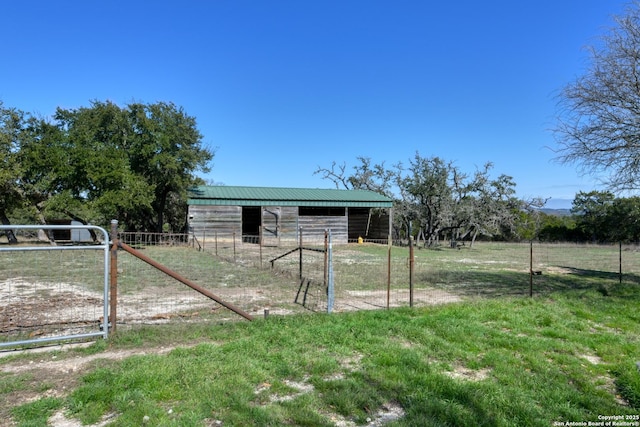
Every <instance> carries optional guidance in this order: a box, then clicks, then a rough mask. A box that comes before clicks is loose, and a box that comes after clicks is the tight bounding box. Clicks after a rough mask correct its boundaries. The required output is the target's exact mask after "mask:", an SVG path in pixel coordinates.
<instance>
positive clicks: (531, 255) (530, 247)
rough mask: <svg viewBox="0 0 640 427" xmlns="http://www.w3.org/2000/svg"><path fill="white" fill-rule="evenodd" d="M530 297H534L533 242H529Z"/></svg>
mask: <svg viewBox="0 0 640 427" xmlns="http://www.w3.org/2000/svg"><path fill="white" fill-rule="evenodd" d="M529 297H533V240H531V241H530V242H529Z"/></svg>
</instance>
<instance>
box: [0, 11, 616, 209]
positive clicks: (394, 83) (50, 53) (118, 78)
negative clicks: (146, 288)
mask: <svg viewBox="0 0 640 427" xmlns="http://www.w3.org/2000/svg"><path fill="white" fill-rule="evenodd" d="M626 4H627V2H625V1H621V0H538V1H527V2H517V1H513V0H494V1H492V0H489V1H484V2H478V1H475V0H459V1H455V0H454V1H447V2H445V1H441V2H435V1H426V0H424V1H417V0H414V1H403V0H394V1H376V0H367V1H360V0H358V1H349V0H339V1H338V0H323V1H306V0H265V1H258V0H254V1H246V0H211V1H207V0H201V1H190V0H183V1H179V2H178V1H164V0H155V1H142V0H129V1H121V0H108V1H95V0H91V1H87V0H64V1H50V0H46V1H44V0H42V1H40V0H38V1H31V0H21V1H7V2H4V3H3V5H2V8H1V12H0V21H1V25H0V39H1V40H2V41H3V47H4V48H3V52H4V55H3V61H2V65H1V66H0V100H2V101H3V102H4V104H5V106H7V107H16V108H19V109H22V110H25V111H29V112H34V113H37V114H40V115H43V116H49V115H51V114H52V113H53V112H54V111H55V108H56V107H58V106H60V107H63V108H78V107H83V106H88V105H89V104H90V100H100V101H105V100H111V101H113V102H115V103H117V104H119V105H122V106H124V105H125V104H126V103H128V102H131V101H140V102H144V103H153V102H157V101H170V102H173V103H175V104H177V105H179V106H182V107H183V108H184V109H185V111H186V112H187V113H188V114H189V115H191V116H194V117H196V119H197V123H198V128H199V129H200V131H201V132H202V134H203V135H204V140H203V141H204V143H205V144H207V145H208V146H210V147H212V148H215V149H216V155H215V159H214V162H213V168H212V171H211V172H210V173H209V174H207V175H205V176H203V177H204V178H205V179H207V180H209V181H215V182H217V183H224V184H226V185H258V186H283V187H318V188H331V187H333V184H332V183H331V182H330V181H327V180H323V179H321V177H320V176H318V175H314V174H313V172H314V171H315V170H316V169H317V168H318V167H319V166H320V167H329V166H330V165H331V162H332V161H336V162H338V163H342V162H346V164H347V166H348V167H349V168H351V167H353V166H355V165H356V164H357V161H356V158H357V157H358V156H365V157H370V158H371V159H372V160H373V161H374V162H382V161H385V162H386V164H387V165H389V166H391V165H392V164H395V163H397V162H403V163H405V164H407V163H408V160H409V159H410V158H412V157H413V155H414V154H415V153H416V151H417V152H419V153H420V154H421V155H422V156H423V157H431V156H439V157H441V158H443V159H445V160H447V161H454V162H455V164H456V165H457V166H458V167H460V169H462V170H463V171H465V172H468V173H473V172H474V171H475V169H476V168H480V167H482V165H483V164H484V163H486V162H487V161H491V162H493V163H494V165H495V166H494V173H495V175H498V174H502V173H504V174H507V175H511V176H513V177H514V179H515V181H516V183H517V192H518V195H519V196H520V197H536V196H540V197H552V198H553V199H554V200H552V202H553V203H552V204H551V206H558V204H560V205H561V206H564V207H569V206H570V201H571V200H573V197H574V195H575V194H576V192H578V191H590V190H593V189H598V188H599V187H597V185H596V183H595V182H596V180H595V179H594V178H592V177H581V176H580V175H579V174H578V173H577V171H576V168H575V167H572V166H560V165H558V164H556V163H554V162H553V161H552V159H553V158H554V154H553V152H552V151H551V150H550V149H549V148H548V147H553V146H554V144H555V143H554V139H553V136H552V134H551V133H550V132H549V128H550V127H551V126H553V123H554V115H555V113H556V99H555V96H556V95H557V93H558V91H559V90H560V89H561V88H562V87H563V86H564V85H565V84H566V83H567V82H569V81H571V80H572V79H574V78H575V77H576V76H578V75H580V74H582V73H583V71H584V69H585V67H586V65H587V58H588V56H587V53H586V52H585V51H584V49H583V48H584V47H585V46H586V45H588V44H593V43H595V42H596V41H597V40H596V38H597V36H598V35H601V34H602V33H603V32H604V31H605V30H606V28H608V27H610V26H612V25H613V21H612V19H611V18H612V15H614V14H620V13H622V12H623V11H624V8H625V6H626Z"/></svg>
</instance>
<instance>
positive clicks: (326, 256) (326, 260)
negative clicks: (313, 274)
mask: <svg viewBox="0 0 640 427" xmlns="http://www.w3.org/2000/svg"><path fill="white" fill-rule="evenodd" d="M323 273H324V283H322V284H323V285H324V287H325V288H326V287H327V277H328V275H329V230H324V272H323Z"/></svg>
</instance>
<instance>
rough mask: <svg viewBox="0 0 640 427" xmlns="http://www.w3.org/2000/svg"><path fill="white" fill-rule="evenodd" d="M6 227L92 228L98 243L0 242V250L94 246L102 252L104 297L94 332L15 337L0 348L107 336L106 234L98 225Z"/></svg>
mask: <svg viewBox="0 0 640 427" xmlns="http://www.w3.org/2000/svg"><path fill="white" fill-rule="evenodd" d="M4 230H7V231H12V232H16V231H18V230H36V231H37V230H51V231H54V230H87V231H89V230H91V231H93V232H95V233H98V234H99V237H98V241H99V242H100V243H91V244H83V245H73V244H72V245H42V244H39V245H36V244H28V243H27V244H21V245H7V246H0V253H2V252H30V251H77V250H85V251H86V250H95V251H102V252H103V272H102V275H103V301H102V313H103V315H102V319H101V322H102V323H101V324H100V325H99V328H98V329H99V330H97V331H94V332H86V333H78V334H69V335H58V336H49V337H40V338H32V339H24V340H16V341H11V342H0V348H3V347H16V346H20V345H27V344H38V343H45V342H52V341H66V340H72V339H83V338H91V337H100V336H102V337H103V338H105V339H106V338H107V337H108V335H109V234H108V233H107V232H106V231H105V230H104V229H103V228H101V227H97V226H93V225H0V232H2V231H4Z"/></svg>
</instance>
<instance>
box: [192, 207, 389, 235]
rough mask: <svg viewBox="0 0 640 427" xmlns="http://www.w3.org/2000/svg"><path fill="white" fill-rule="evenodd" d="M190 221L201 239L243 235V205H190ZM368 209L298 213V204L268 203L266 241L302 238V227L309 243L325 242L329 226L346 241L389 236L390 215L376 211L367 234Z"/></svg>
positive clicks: (264, 220)
mask: <svg viewBox="0 0 640 427" xmlns="http://www.w3.org/2000/svg"><path fill="white" fill-rule="evenodd" d="M189 218H190V219H189V223H190V226H191V230H192V231H193V232H194V233H195V234H196V237H198V238H199V239H200V238H202V237H203V236H206V238H207V240H210V239H213V238H214V236H215V235H216V233H217V235H218V238H231V236H232V235H233V233H234V232H235V233H236V236H237V237H239V236H241V235H242V207H241V206H208V205H190V206H189ZM367 220H368V209H366V208H364V209H363V208H358V209H355V208H352V209H348V210H347V215H343V216H318V215H309V216H306V215H302V216H299V215H298V207H296V206H282V207H280V206H268V207H263V208H262V226H263V243H264V244H267V245H278V244H280V243H281V242H282V241H286V242H288V243H289V242H295V241H297V240H298V238H299V237H298V236H299V234H298V228H299V227H302V232H303V239H304V240H305V241H307V242H309V243H311V242H313V243H314V244H315V243H316V242H323V241H324V232H325V230H328V229H331V234H332V238H333V242H334V243H336V244H344V243H347V242H348V239H357V238H358V237H363V238H370V239H384V238H386V237H387V233H388V231H387V227H388V216H387V214H386V213H385V212H383V215H379V214H377V213H374V214H373V215H372V216H371V223H370V225H369V234H368V235H365V233H366V227H367Z"/></svg>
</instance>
